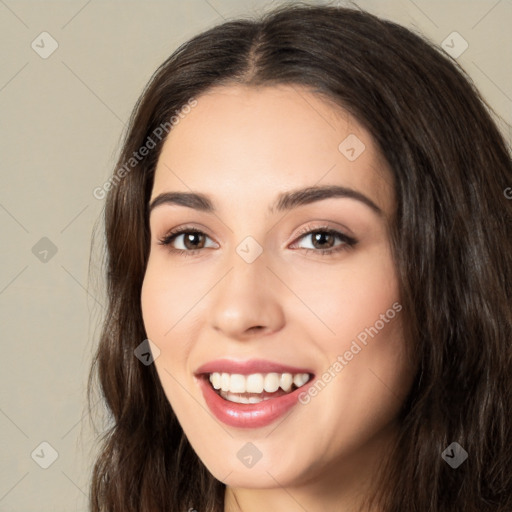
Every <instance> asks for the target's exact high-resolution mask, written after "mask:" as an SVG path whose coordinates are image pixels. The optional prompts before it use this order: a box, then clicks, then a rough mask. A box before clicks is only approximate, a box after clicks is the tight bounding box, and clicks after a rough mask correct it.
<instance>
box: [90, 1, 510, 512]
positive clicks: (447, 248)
mask: <svg viewBox="0 0 512 512" xmlns="http://www.w3.org/2000/svg"><path fill="white" fill-rule="evenodd" d="M116 169H117V170H116V171H115V172H114V175H113V179H112V180H111V182H110V184H109V187H108V188H109V193H108V197H107V203H106V209H105V230H106V249H107V256H108V268H107V279H108V294H109V308H108V314H107V315H106V319H105V322H104V325H103V332H102V335H101V340H100V345H99V348H98V352H97V356H96V359H95V364H94V366H93V368H92V371H91V382H90V384H91V385H92V379H93V377H94V376H95V375H96V372H97V376H98V377H99V383H100V386H101V390H102V392H103V394H104V398H105V401H106V405H107V406H108V409H109V411H110V412H111V419H112V427H111V428H110V430H109V431H108V432H107V433H106V434H105V436H104V442H103V444H102V448H101V452H100V454H99V457H98V459H97V462H96V465H95V468H94V474H93V482H92V487H91V502H92V504H91V510H93V511H100V510H101V511H107V510H108V511H114V510H122V511H125V512H126V511H157V510H158V511H160V510H162V511H164V510H166V511H167V510H173V511H174V510H175V511H181V510H191V509H195V510H197V511H200V512H203V511H211V512H218V511H223V510H225V511H239V510H240V511H244V512H247V511H254V510H287V511H295V510H308V511H309V512H314V511H317V510H322V511H343V512H345V511H350V512H352V511H356V510H361V511H362V510H365V511H379V512H384V511H385V512H388V511H403V510H414V511H418V512H420V511H421V512H423V511H425V512H426V511H429V512H440V511H453V510H464V511H465V512H469V511H475V512H476V511H478V512H482V511H500V512H501V511H503V512H504V511H510V510H511V509H512V462H511V461H512V448H511V446H512V443H511V440H512V439H511V423H510V413H511V412H512V385H511V375H512V372H511V369H512V368H511V366H512V357H511V355H512V354H511V348H510V347H511V345H510V339H511V334H512V321H511V308H510V304H511V295H512V289H511V283H512V247H511V244H512V222H511V220H512V203H511V202H510V201H509V200H508V199H507V197H506V194H504V190H506V189H507V187H510V186H511V184H512V165H511V158H510V153H509V152H508V149H507V147H506V144H505V142H504V140H503V138H502V136H501V135H500V133H499V131H498V129H497V127H496V125H495V123H494V122H493V120H492V118H491V116H490V115H489V113H488V111H487V108H486V106H485V104H484V102H483V100H482V99H481V97H480V96H479V94H478V92H477V91H476V90H475V89H474V87H473V86H472V84H471V82H470V81H469V79H468V78H467V77H466V76H465V75H464V73H463V72H462V71H461V69H460V68H458V66H456V65H455V64H454V63H453V61H451V60H450V58H449V57H447V56H444V55H443V54H442V53H441V52H440V51H438V50H437V49H435V48H434V47H432V46H431V45H430V44H429V43H428V42H426V41H425V40H423V39H422V38H420V37H419V36H417V35H415V34H412V33H411V32H410V31H408V30H406V29H405V28H403V27H400V26H398V25H396V24H394V23H392V22H389V21H384V20H381V19H379V18H377V17H375V16H372V15H370V14H368V13H365V12H361V11H357V10H350V9H344V8H336V7H307V6H285V7H282V8H280V9H278V10H276V11H274V12H272V13H270V14H268V15H266V16H264V17H262V19H261V20H257V21H247V20H244V21H234V22H227V23H224V24H223V25H220V26H218V27H215V28H213V29H211V30H209V31H207V32H205V33H203V34H200V35H198V36H197V37H195V38H193V39H192V40H191V41H189V42H188V43H186V44H184V45H183V46H182V47H180V48H179V49H178V50H177V51H176V52H175V53H174V54H173V55H172V56H171V57H170V58H169V59H168V60H167V61H166V62H164V63H163V64H162V65H161V66H160V68H159V69H158V70H157V71H156V73H155V74H154V76H153V77H152V78H151V80H150V82H149V84H148V86H147V87H146V89H145V91H144V92H143V94H142V96H141V98H140V99H139V101H138V102H137V105H136V107H135V109H134V112H133V114H132V117H131V120H130V125H129V128H128V131H127V134H126V137H125V140H124V145H123V148H122V152H121V155H120V158H119V161H118V165H117V166H116Z"/></svg>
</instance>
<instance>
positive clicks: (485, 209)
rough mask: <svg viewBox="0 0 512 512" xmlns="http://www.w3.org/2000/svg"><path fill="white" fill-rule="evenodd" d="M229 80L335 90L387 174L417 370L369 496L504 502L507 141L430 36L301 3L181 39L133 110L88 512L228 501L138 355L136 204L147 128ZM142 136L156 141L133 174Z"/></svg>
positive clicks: (511, 504) (109, 202)
mask: <svg viewBox="0 0 512 512" xmlns="http://www.w3.org/2000/svg"><path fill="white" fill-rule="evenodd" d="M233 83H241V84H246V85H254V86H257V85H267V86H271V85H277V84H289V85H300V86H305V87H307V88H309V89H310V90H312V91H314V92H315V93H317V94H319V95H322V96H323V97H325V98H326V99H329V100H331V101H334V102H335V103H336V104H337V105H339V106H341V107H342V108H344V109H346V110H347V111H349V112H350V113H351V114H352V115H354V116H355V118H356V119H358V120H359V122H360V123H362V124H363V126H365V128H366V129H368V130H369V132H370V133H371V134H372V135H373V137H374V139H375V142H376V143H377V145H378V147H379V148H380V151H381V153H382V155H383V156H384V158H385V159H386V160H387V162H388V164H389V166H390V168H391V169H392V172H393V180H394V186H395V190H396V196H397V210H396V217H395V218H394V221H393V226H392V231H391V242H392V249H393V255H394V260H395V264H396V268H397V272H398V276H399V282H400V294H401V303H402V304H403V307H404V310H403V318H405V319H406V322H405V326H404V327H405V331H406V332H405V336H406V338H405V339H406V342H407V344H408V347H409V350H410V351H411V353H414V354H416V355H417V358H418V373H417V376H416V379H415V382H414V384H413V387H412V389H411V391H410V393H409V395H408V396H407V399H406V400H405V403H404V405H403V408H402V411H401V414H400V418H399V420H400V433H399V438H398V442H397V444H396V446H395V447H394V449H393V452H392V456H391V457H390V458H389V460H388V461H387V465H386V468H385V470H384V471H383V472H382V479H381V481H380V482H379V484H380V485H379V486H378V493H376V495H375V499H376V500H377V501H376V502H377V503H378V504H379V505H380V508H381V509H382V510H383V511H386V512H403V511H405V510H407V511H415V512H427V511H428V512H441V511H453V510H461V511H464V512H485V511H493V512H510V511H511V510H512V436H511V433H512V426H511V425H512V421H511V413H512V383H511V378H512V377H511V376H512V349H511V347H512V343H511V340H512V314H511V304H512V301H511V298H512V201H511V200H509V199H507V194H506V193H504V191H505V190H507V188H508V187H511V186H512V164H511V155H510V150H509V148H508V147H507V145H506V143H505V141H504V139H503V137H502V135H501V134H500V132H499V130H498V128H497V125H496V124H495V121H494V120H493V118H492V115H491V114H490V112H489V111H490V107H489V106H488V105H487V104H486V103H485V101H484V100H483V99H482V98H481V96H480V95H479V93H478V92H477V90H476V89H475V87H474V86H473V84H472V82H471V80H470V78H469V77H468V76H467V75H466V74H465V73H464V71H463V70H462V69H461V68H460V67H459V66H458V65H457V64H456V63H455V62H454V61H453V60H452V59H451V58H449V57H448V56H446V55H444V54H443V53H442V51H440V50H438V49H437V48H436V47H434V46H433V45H432V44H431V43H429V42H428V41H427V40H426V39H425V38H424V37H422V36H420V35H417V34H414V33H412V32H411V31H409V30H407V29H405V28H403V27H401V26H399V25H397V24H395V23H392V22H390V21H384V20H382V19H379V18H378V17H375V16H373V15H371V14H368V13H366V12H363V11H360V10H357V9H346V8H340V7H333V6H308V5H297V4H296V5H285V6H282V7H280V8H278V9H277V10H274V11H273V12H271V13H268V14H266V15H263V16H261V18H260V19H258V20H239V21H229V22H226V23H223V24H222V25H219V26H217V27H214V28H212V29H210V30H208V31H206V32H204V33H202V34H200V35H198V36H196V37H194V38H193V39H192V40H190V41H189V42H187V43H185V44H183V45H182V46H181V47H180V48H178V49H177V50H176V51H175V52H174V53H173V54H172V55H171V56H170V57H169V58H168V59H167V60H166V61H165V62H164V63H163V64H162V65H161V66H160V67H159V68H158V69H157V70H156V72H155V73H154V75H153V76H152V77H151V80H150V81H149V83H148V85H147V86H146V88H145V90H144V91H143V93H142V95H141V97H140V98H139V100H138V101H137V104H136V106H135V108H134V110H133V113H132V115H131V118H130V122H129V125H128V128H127V131H126V133H125V136H124V141H123V145H122V150H121V153H120V156H119V160H118V162H117V164H116V170H115V171H114V175H113V178H116V179H113V180H112V182H111V183H110V184H109V187H108V188H109V189H110V190H109V191H108V195H107V198H106V204H105V210H104V223H105V237H106V238H105V240H106V247H105V250H106V262H105V265H106V283H107V295H108V297H107V298H108V308H107V313H106V315H105V319H104V322H103V327H102V332H101V337H100V342H99V347H98V350H97V353H96V356H95V359H94V362H93V366H92V368H91V373H90V378H89V396H90V394H91V390H92V389H93V387H94V384H95V382H96V380H95V379H96V378H97V379H98V381H99V386H100V390H101V393H102V397H103V400H104V402H105V404H106V406H107V411H108V413H109V420H110V425H109V428H108V429H106V430H105V432H103V435H102V438H101V449H100V452H99V456H98V458H97V460H96V463H95V466H94V471H93V475H92V485H91V493H90V497H91V510H92V511H93V512H99V511H102V512H107V511H108V512H114V511H115V512H117V511H119V512H135V511H137V512H157V511H162V512H163V511H169V510H172V511H184V510H188V509H189V508H195V509H196V510H198V511H199V512H206V511H208V512H220V511H222V510H223V505H224V490H225V485H224V484H223V483H222V482H219V481H217V480H216V479H215V478H214V477H213V476H212V475H211V474H210V473H209V472H208V470H207V469H206V468H205V466H204V465H203V463H202V462H201V460H200V459H199V458H198V457H197V455H196V454H195V453H194V451H193V450H192V448H191V446H190V444H189V443H188V441H187V438H186V436H185V435H184V433H183V431H182V429H181V427H180V425H179V423H178V421H177V419H176V416H175V414H174V413H173V410H172V408H171V406H170V404H169V402H168V400H167V399H166V397H165V395H164V392H163V390H162V387H161V384H160V382H159V379H158V376H157V373H156V370H155V368H154V365H149V366H145V365H144V364H141V362H140V361H139V360H138V359H137V358H136V357H135V356H134V349H135V348H136V347H137V346H138V345H139V344H140V343H141V342H142V341H143V340H145V339H146V337H147V336H146V333H145V330H144V325H143V321H142V315H141V304H140V292H141V286H142V282H143V278H144V272H145V268H146V263H147V260H148V254H149V235H150V232H149V226H148V210H147V205H148V200H149V197H150V193H151V189H152V184H153V177H154V170H155V166H156V162H157V160H158V157H159V154H160V151H161V149H162V144H163V142H164V140H165V137H163V136H162V137H160V138H158V137H156V136H155V133H160V132H158V131H156V132H155V130H157V129H158V128H159V127H161V126H162V125H164V126H165V123H169V120H170V119H171V118H173V116H175V119H178V118H179V115H178V114H177V113H179V112H180V111H181V109H182V108H183V106H184V105H187V103H189V102H190V100H191V98H196V99H198V101H200V95H201V93H203V92H205V91H206V90H208V89H209V88H211V87H213V86H216V85H225V84H233ZM167 126H169V125H167ZM160 131H161V129H160ZM150 137H151V140H152V141H153V144H154V146H155V147H154V148H153V149H151V150H150V151H149V152H148V154H147V155H146V156H145V157H144V158H141V160H140V162H139V161H138V162H137V163H136V165H131V164H130V166H128V167H127V166H126V163H127V162H129V161H130V158H131V157H132V155H133V154H134V152H138V151H139V149H140V148H141V147H142V146H144V145H147V141H148V140H149V139H148V138H150ZM132 163H133V162H132ZM122 166H124V172H123V173H121V172H119V169H120V168H121V167H122ZM120 175H121V176H120ZM509 190H510V189H509ZM452 442H457V443H459V444H460V445H461V446H462V447H463V448H464V450H465V451H466V452H467V453H468V459H467V460H466V461H465V462H464V463H463V464H462V465H461V466H459V467H458V468H457V469H453V468H452V467H450V466H449V465H448V464H447V463H446V462H445V460H443V458H442V457H441V454H442V452H443V451H444V450H445V448H446V447H448V446H449V445H450V444H451V443H452Z"/></svg>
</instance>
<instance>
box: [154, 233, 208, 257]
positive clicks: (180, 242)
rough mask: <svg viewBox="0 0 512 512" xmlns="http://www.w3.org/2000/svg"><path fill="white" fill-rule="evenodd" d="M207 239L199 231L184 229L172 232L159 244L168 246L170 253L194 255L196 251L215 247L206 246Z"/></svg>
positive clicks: (206, 236)
mask: <svg viewBox="0 0 512 512" xmlns="http://www.w3.org/2000/svg"><path fill="white" fill-rule="evenodd" d="M209 239H210V237H209V236H208V235H206V234H205V233H203V232H202V231H200V230H199V229H196V228H187V227H184V228H180V229H177V230H174V231H172V232H171V233H169V234H168V235H166V236H165V237H164V238H162V239H161V240H160V241H159V243H160V244H161V245H167V246H169V249H170V250H171V251H176V252H178V253H194V252H195V251H196V250H200V249H205V248H208V247H217V246H216V244H212V243H210V245H207V240H209ZM176 246H177V247H176Z"/></svg>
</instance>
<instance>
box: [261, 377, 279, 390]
mask: <svg viewBox="0 0 512 512" xmlns="http://www.w3.org/2000/svg"><path fill="white" fill-rule="evenodd" d="M263 389H265V391H266V392H267V393H273V392H274V391H277V390H278V389H279V375H278V374H277V373H267V375H265V380H264V381H263Z"/></svg>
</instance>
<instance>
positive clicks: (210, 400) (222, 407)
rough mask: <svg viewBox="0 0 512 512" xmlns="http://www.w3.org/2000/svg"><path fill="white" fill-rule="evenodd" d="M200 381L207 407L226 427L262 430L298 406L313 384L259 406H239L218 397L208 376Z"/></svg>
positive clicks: (260, 403) (261, 403)
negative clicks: (303, 394)
mask: <svg viewBox="0 0 512 512" xmlns="http://www.w3.org/2000/svg"><path fill="white" fill-rule="evenodd" d="M198 381H199V387H200V388H201V391H202V393H203V397H204V399H205V401H206V405H207V406H208V408H209V409H210V411H212V413H213V414H214V416H215V417H216V418H217V419H219V420H220V421H222V422H223V423H225V424H226V425H229V426H231V427H238V428H260V427H265V426H266V425H269V424H270V423H272V422H273V421H275V420H276V419H277V418H279V417H281V416H283V415H284V414H286V413H287V412H288V411H289V410H290V409H291V408H292V407H293V406H294V405H296V404H297V402H298V398H299V394H300V393H301V392H303V391H304V390H305V389H307V387H308V385H310V384H312V383H313V379H311V380H310V381H309V382H308V383H307V384H305V385H304V386H302V387H300V388H298V389H296V390H295V391H293V392H291V393H288V394H286V395H282V396H280V397H276V398H270V399H269V400H263V401H262V402H259V403H257V404H237V403H235V402H229V401H228V400H224V398H222V397H221V396H220V395H218V394H217V393H216V391H215V390H214V389H213V387H212V386H211V385H210V382H209V381H208V377H207V376H206V375H203V376H202V377H200V378H199V379H198Z"/></svg>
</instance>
